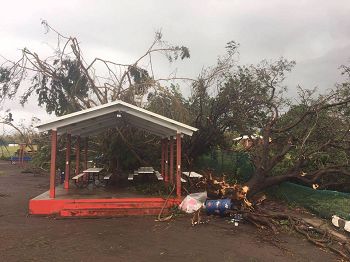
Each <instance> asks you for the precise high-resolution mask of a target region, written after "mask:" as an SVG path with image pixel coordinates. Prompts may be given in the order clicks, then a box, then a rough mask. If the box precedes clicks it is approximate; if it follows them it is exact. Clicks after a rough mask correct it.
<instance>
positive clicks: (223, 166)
mask: <svg viewBox="0 0 350 262" xmlns="http://www.w3.org/2000/svg"><path fill="white" fill-rule="evenodd" d="M195 168H196V169H198V170H206V169H208V168H210V169H213V170H214V172H215V174H217V175H220V174H225V175H227V178H228V179H232V180H236V181H238V182H245V181H247V180H248V179H249V178H250V176H251V175H252V173H253V172H254V167H253V165H252V164H251V161H250V159H249V155H248V154H246V153H244V152H233V151H224V150H213V151H212V152H211V153H210V154H206V155H202V156H200V157H199V158H198V159H197V161H196V163H195Z"/></svg>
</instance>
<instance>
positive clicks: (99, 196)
mask: <svg viewBox="0 0 350 262" xmlns="http://www.w3.org/2000/svg"><path fill="white" fill-rule="evenodd" d="M180 202H181V200H179V199H177V198H170V199H168V200H167V201H166V199H164V198H162V197H147V196H144V195H138V194H135V193H133V194H131V193H128V192H123V191H106V190H104V189H94V190H85V191H83V190H81V189H74V188H73V189H70V190H65V189H63V188H62V187H61V186H58V187H56V198H54V199H52V198H50V197H49V191H47V192H45V193H43V194H41V195H39V196H37V197H35V198H33V199H31V200H30V201H29V213H30V214H32V215H57V216H62V217H118V216H129V215H158V214H159V212H160V211H161V209H162V208H163V206H164V205H165V208H164V211H163V212H164V213H165V214H166V213H168V212H169V211H170V209H171V208H173V207H174V206H176V205H179V203H180ZM165 203H166V204H165Z"/></svg>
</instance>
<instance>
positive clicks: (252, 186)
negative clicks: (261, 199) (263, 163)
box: [244, 173, 297, 198]
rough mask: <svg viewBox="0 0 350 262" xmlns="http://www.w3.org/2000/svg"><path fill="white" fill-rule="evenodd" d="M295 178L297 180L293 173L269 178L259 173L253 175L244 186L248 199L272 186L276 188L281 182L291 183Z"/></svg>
mask: <svg viewBox="0 0 350 262" xmlns="http://www.w3.org/2000/svg"><path fill="white" fill-rule="evenodd" d="M296 178H297V175H296V174H294V173H291V174H285V175H280V176H270V177H269V176H266V175H264V174H261V173H260V174H259V173H255V174H254V175H253V176H252V178H251V179H250V180H249V181H248V182H247V183H245V184H244V186H247V187H249V190H248V194H247V196H248V198H251V197H252V196H254V195H256V194H257V193H260V192H262V191H264V190H266V189H268V188H270V187H272V186H276V185H279V184H281V183H283V182H286V181H291V180H293V179H296Z"/></svg>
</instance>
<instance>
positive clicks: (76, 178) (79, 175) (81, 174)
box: [72, 173, 86, 180]
mask: <svg viewBox="0 0 350 262" xmlns="http://www.w3.org/2000/svg"><path fill="white" fill-rule="evenodd" d="M84 175H86V174H85V173H80V174H78V175H76V176H74V177H72V180H78V179H79V178H81V177H82V176H84Z"/></svg>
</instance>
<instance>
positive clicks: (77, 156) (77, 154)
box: [75, 136, 80, 175]
mask: <svg viewBox="0 0 350 262" xmlns="http://www.w3.org/2000/svg"><path fill="white" fill-rule="evenodd" d="M79 168H80V136H77V142H76V144H75V175H79V173H80V172H79V171H80V170H79Z"/></svg>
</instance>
